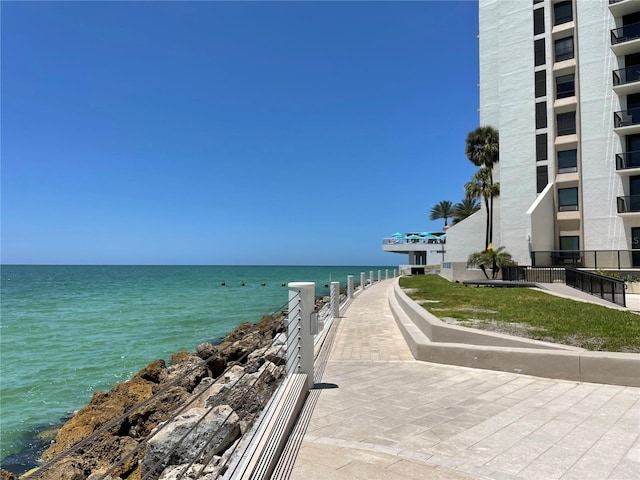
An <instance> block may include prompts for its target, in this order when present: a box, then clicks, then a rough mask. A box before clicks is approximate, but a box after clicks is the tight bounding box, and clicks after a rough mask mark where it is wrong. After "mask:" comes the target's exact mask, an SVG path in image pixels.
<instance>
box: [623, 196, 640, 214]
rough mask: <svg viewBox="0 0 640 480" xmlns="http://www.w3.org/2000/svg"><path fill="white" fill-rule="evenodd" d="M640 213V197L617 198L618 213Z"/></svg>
mask: <svg viewBox="0 0 640 480" xmlns="http://www.w3.org/2000/svg"><path fill="white" fill-rule="evenodd" d="M630 212H640V195H627V196H626V197H618V213H630Z"/></svg>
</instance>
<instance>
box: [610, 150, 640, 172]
mask: <svg viewBox="0 0 640 480" xmlns="http://www.w3.org/2000/svg"><path fill="white" fill-rule="evenodd" d="M630 168H640V150H634V151H632V152H624V153H616V170H628V169H630Z"/></svg>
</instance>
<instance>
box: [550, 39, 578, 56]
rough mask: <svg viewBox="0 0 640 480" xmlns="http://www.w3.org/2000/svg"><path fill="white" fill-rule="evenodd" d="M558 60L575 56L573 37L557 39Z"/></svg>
mask: <svg viewBox="0 0 640 480" xmlns="http://www.w3.org/2000/svg"><path fill="white" fill-rule="evenodd" d="M554 45H555V53H556V62H562V61H564V60H569V59H570V58H573V37H566V38H561V39H559V40H556V41H555V44H554Z"/></svg>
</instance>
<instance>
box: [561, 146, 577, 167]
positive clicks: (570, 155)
mask: <svg viewBox="0 0 640 480" xmlns="http://www.w3.org/2000/svg"><path fill="white" fill-rule="evenodd" d="M577 171H578V151H577V150H575V149H574V150H563V151H561V152H558V173H572V172H577Z"/></svg>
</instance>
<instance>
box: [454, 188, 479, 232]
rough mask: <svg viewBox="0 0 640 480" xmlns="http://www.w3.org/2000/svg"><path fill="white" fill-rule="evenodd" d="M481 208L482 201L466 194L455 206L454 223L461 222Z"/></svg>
mask: <svg viewBox="0 0 640 480" xmlns="http://www.w3.org/2000/svg"><path fill="white" fill-rule="evenodd" d="M478 210H480V202H479V201H478V199H477V198H474V197H470V196H469V195H467V196H465V198H464V200H462V201H461V202H458V203H456V204H455V205H454V206H453V222H452V223H453V224H454V225H455V224H456V223H458V222H461V221H462V220H464V219H465V218H467V217H470V216H471V215H473V214H474V213H476V212H477V211H478Z"/></svg>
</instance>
